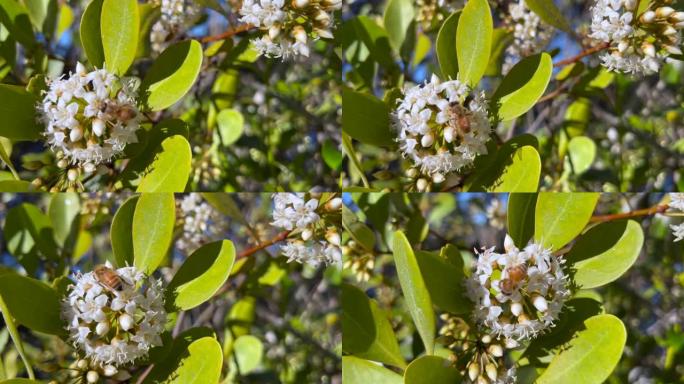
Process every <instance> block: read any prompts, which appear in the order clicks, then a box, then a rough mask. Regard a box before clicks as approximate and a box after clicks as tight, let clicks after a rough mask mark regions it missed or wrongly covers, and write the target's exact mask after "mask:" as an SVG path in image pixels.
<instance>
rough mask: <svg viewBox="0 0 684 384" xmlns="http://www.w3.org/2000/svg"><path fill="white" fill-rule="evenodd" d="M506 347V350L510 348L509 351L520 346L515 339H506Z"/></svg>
mask: <svg viewBox="0 0 684 384" xmlns="http://www.w3.org/2000/svg"><path fill="white" fill-rule="evenodd" d="M504 346H506V348H508V349H513V348H516V347H517V346H518V342H517V341H515V340H514V339H506V340H505V341H504Z"/></svg>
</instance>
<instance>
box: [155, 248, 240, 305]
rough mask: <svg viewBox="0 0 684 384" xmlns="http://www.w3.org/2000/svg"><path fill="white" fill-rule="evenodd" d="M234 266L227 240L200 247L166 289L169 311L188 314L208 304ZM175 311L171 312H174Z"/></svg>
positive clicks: (231, 250) (231, 251) (233, 253)
mask: <svg viewBox="0 0 684 384" xmlns="http://www.w3.org/2000/svg"><path fill="white" fill-rule="evenodd" d="M234 262H235V247H234V246H233V243H232V242H231V241H228V240H223V241H216V242H213V243H209V244H206V245H203V246H202V247H200V248H199V249H198V250H196V251H194V252H193V253H192V254H191V255H190V256H189V257H188V258H187V259H186V260H185V262H183V265H181V267H180V269H178V272H176V274H175V275H174V276H173V279H172V280H171V282H170V283H169V286H168V288H167V289H166V291H167V293H168V294H169V296H170V297H169V299H170V300H166V303H167V304H168V306H169V307H170V309H182V310H188V309H191V308H195V307H197V306H198V305H200V304H202V303H204V302H205V301H207V300H209V299H210V298H211V297H212V296H213V295H214V293H216V291H218V290H219V288H221V286H223V284H225V282H226V280H228V276H229V275H230V271H231V269H233V263H234ZM174 307H175V308H174Z"/></svg>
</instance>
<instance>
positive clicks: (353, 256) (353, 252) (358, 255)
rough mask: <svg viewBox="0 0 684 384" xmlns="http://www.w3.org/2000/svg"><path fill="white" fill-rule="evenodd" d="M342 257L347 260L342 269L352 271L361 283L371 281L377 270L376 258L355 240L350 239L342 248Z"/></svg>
mask: <svg viewBox="0 0 684 384" xmlns="http://www.w3.org/2000/svg"><path fill="white" fill-rule="evenodd" d="M342 255H343V256H344V258H345V262H344V264H343V265H342V268H344V269H345V270H349V271H351V272H352V274H353V275H354V276H356V280H357V281H359V282H364V281H368V280H370V278H371V276H372V275H373V268H375V256H374V255H373V254H372V253H369V252H368V250H366V249H365V248H364V247H362V246H361V245H359V244H358V243H357V242H356V241H354V240H353V239H349V241H347V243H346V244H344V245H343V246H342Z"/></svg>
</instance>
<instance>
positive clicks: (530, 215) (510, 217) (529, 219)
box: [506, 193, 537, 248]
mask: <svg viewBox="0 0 684 384" xmlns="http://www.w3.org/2000/svg"><path fill="white" fill-rule="evenodd" d="M536 204H537V194H536V193H511V194H510V195H508V209H507V213H506V222H507V225H508V235H509V236H511V238H512V239H513V243H514V244H515V245H516V247H518V248H523V247H524V246H526V245H527V243H528V242H529V241H530V239H531V238H532V236H533V235H534V209H535V206H536Z"/></svg>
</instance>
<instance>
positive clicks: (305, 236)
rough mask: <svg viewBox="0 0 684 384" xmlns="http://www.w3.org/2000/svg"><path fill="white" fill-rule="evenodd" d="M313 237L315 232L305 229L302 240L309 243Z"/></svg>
mask: <svg viewBox="0 0 684 384" xmlns="http://www.w3.org/2000/svg"><path fill="white" fill-rule="evenodd" d="M311 236H313V232H312V231H311V230H310V229H308V228H307V229H305V230H303V231H302V240H304V241H307V240H309V239H310V238H311Z"/></svg>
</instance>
